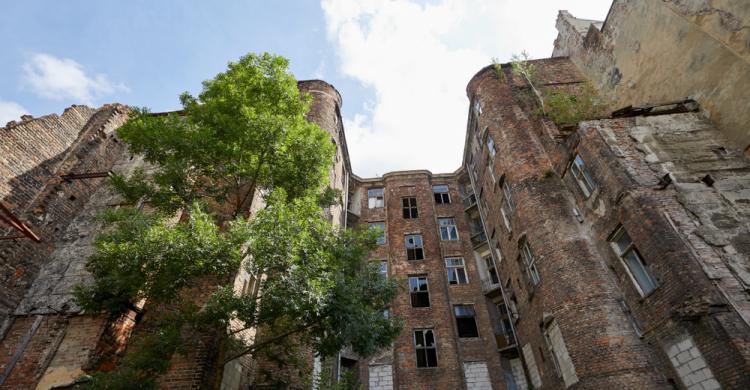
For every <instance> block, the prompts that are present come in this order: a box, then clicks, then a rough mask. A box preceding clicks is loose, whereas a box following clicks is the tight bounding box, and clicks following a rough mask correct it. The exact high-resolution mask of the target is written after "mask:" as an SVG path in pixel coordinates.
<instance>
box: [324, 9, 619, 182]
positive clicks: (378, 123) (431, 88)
mask: <svg viewBox="0 0 750 390" xmlns="http://www.w3.org/2000/svg"><path fill="white" fill-rule="evenodd" d="M608 3H609V2H603V1H601V0H570V1H560V0H537V1H518V0H437V1H432V4H423V3H418V2H416V1H414V0H408V1H388V0H363V1H357V0H321V5H322V8H323V11H324V13H325V18H326V26H327V33H328V37H329V39H330V40H331V42H332V43H333V45H334V47H335V49H336V51H337V54H338V56H339V60H340V67H341V70H342V71H343V73H344V74H345V75H346V76H349V77H352V78H354V79H356V80H359V81H360V82H361V83H363V84H364V85H365V86H366V87H369V88H373V89H374V91H375V101H374V102H371V107H363V112H360V113H358V114H356V115H355V116H354V118H346V119H345V126H347V127H346V132H347V141H348V143H349V145H348V147H349V151H350V154H351V156H352V165H353V168H354V171H355V173H357V174H358V175H361V176H364V177H368V176H373V175H375V174H383V173H386V172H389V171H393V170H404V169H430V170H432V171H433V172H436V173H438V172H451V171H453V170H455V169H456V168H458V167H459V165H460V163H461V153H462V151H463V143H464V135H465V131H466V117H467V115H468V114H467V113H468V101H467V98H466V93H465V88H466V84H467V83H468V82H469V79H471V77H472V76H473V75H474V74H475V73H476V72H477V71H479V70H480V69H481V68H482V67H484V66H485V65H488V64H489V63H490V58H492V57H497V58H499V59H500V60H501V61H503V62H505V61H508V60H509V59H510V56H511V54H513V53H520V52H521V51H522V50H526V51H528V52H529V53H530V54H531V56H532V57H533V58H542V57H549V56H550V54H551V53H552V48H553V41H554V38H555V36H556V35H557V33H556V30H555V19H556V17H557V11H558V9H560V8H563V9H565V8H567V9H568V10H569V11H571V13H573V15H575V16H579V17H587V18H598V19H603V18H604V17H605V16H606V13H607V10H608V8H609V4H608ZM344 99H346V96H344Z"/></svg>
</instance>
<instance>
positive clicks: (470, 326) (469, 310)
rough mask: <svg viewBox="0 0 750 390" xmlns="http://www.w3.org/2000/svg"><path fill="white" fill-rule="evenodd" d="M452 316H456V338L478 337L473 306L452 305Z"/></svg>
mask: <svg viewBox="0 0 750 390" xmlns="http://www.w3.org/2000/svg"><path fill="white" fill-rule="evenodd" d="M453 314H454V315H455V316H456V328H457V329H458V337H479V330H478V329H477V321H476V319H475V318H474V317H475V316H476V315H475V313H474V306H473V305H454V306H453Z"/></svg>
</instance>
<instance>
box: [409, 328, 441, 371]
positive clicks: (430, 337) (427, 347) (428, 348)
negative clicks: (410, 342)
mask: <svg viewBox="0 0 750 390" xmlns="http://www.w3.org/2000/svg"><path fill="white" fill-rule="evenodd" d="M414 348H415V350H416V352H417V368H427V367H437V345H436V343H435V333H433V330H432V329H414Z"/></svg>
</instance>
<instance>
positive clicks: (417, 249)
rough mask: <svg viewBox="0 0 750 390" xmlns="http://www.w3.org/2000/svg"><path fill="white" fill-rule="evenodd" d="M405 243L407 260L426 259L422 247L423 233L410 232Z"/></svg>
mask: <svg viewBox="0 0 750 390" xmlns="http://www.w3.org/2000/svg"><path fill="white" fill-rule="evenodd" d="M404 244H405V245H406V259H407V260H422V259H424V248H423V247H422V235H421V234H410V235H408V236H406V237H405V238H404Z"/></svg>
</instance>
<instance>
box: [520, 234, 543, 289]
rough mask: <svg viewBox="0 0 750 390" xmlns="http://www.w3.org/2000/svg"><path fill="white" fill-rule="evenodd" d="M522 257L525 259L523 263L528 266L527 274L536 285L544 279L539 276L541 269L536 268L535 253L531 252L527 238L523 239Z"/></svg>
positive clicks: (530, 281)
mask: <svg viewBox="0 0 750 390" xmlns="http://www.w3.org/2000/svg"><path fill="white" fill-rule="evenodd" d="M521 258H522V259H523V265H524V266H525V267H526V276H527V277H528V278H529V280H528V281H529V283H531V284H532V285H533V286H536V285H537V284H539V282H540V281H541V280H542V279H541V278H540V277H539V271H538V270H537V269H536V259H534V255H533V254H532V253H531V247H530V246H529V242H528V241H526V240H525V239H524V240H523V244H521Z"/></svg>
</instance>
